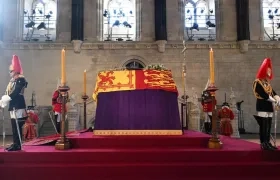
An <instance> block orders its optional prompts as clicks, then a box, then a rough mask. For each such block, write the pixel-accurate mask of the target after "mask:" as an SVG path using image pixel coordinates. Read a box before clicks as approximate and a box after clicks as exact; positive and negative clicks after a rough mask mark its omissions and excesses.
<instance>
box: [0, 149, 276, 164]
mask: <svg viewBox="0 0 280 180" xmlns="http://www.w3.org/2000/svg"><path fill="white" fill-rule="evenodd" d="M28 148H30V149H28ZM24 151H25V152H0V163H38V164H40V163H65V164H67V163H77V164H81V163H103V164H104V163H118V162H125V163H134V162H139V163H140V162H149V163H167V162H170V163H172V162H178V163H179V162H240V163H241V162H261V161H269V162H280V151H271V152H270V151H261V150H212V149H206V148H205V149H197V148H196V149H194V148H181V149H177V148H147V149H100V148H99V149H71V150H66V151H57V150H55V147H54V146H38V147H32V148H31V147H25V149H24Z"/></svg>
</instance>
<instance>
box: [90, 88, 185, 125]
mask: <svg viewBox="0 0 280 180" xmlns="http://www.w3.org/2000/svg"><path fill="white" fill-rule="evenodd" d="M179 129H181V123H180V117H179V109H178V102H177V93H174V92H167V91H163V90H133V91H117V92H106V93H99V94H98V102H97V108H96V119H95V130H179Z"/></svg>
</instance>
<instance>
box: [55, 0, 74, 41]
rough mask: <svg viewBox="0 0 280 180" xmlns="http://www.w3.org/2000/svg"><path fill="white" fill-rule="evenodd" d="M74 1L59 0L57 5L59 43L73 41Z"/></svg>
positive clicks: (57, 36)
mask: <svg viewBox="0 0 280 180" xmlns="http://www.w3.org/2000/svg"><path fill="white" fill-rule="evenodd" d="M71 6H72V0H59V1H58V4H57V10H58V11H57V35H56V39H57V42H70V41H71V16H72V15H71V14H72V11H71V9H72V7H71Z"/></svg>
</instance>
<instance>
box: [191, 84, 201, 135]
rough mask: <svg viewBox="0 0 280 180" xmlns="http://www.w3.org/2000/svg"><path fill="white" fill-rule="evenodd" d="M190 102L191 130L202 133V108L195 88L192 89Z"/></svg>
mask: <svg viewBox="0 0 280 180" xmlns="http://www.w3.org/2000/svg"><path fill="white" fill-rule="evenodd" d="M189 100H190V102H189V105H190V108H189V129H192V130H196V131H200V107H199V102H198V96H197V92H196V91H195V89H194V88H192V96H191V98H189Z"/></svg>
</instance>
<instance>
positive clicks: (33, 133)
mask: <svg viewBox="0 0 280 180" xmlns="http://www.w3.org/2000/svg"><path fill="white" fill-rule="evenodd" d="M27 115H28V118H27V120H26V121H25V124H24V128H23V140H24V141H31V140H32V139H34V138H36V137H37V130H36V127H35V126H36V124H37V123H38V122H39V117H38V115H37V114H36V113H35V112H34V110H28V111H27Z"/></svg>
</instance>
